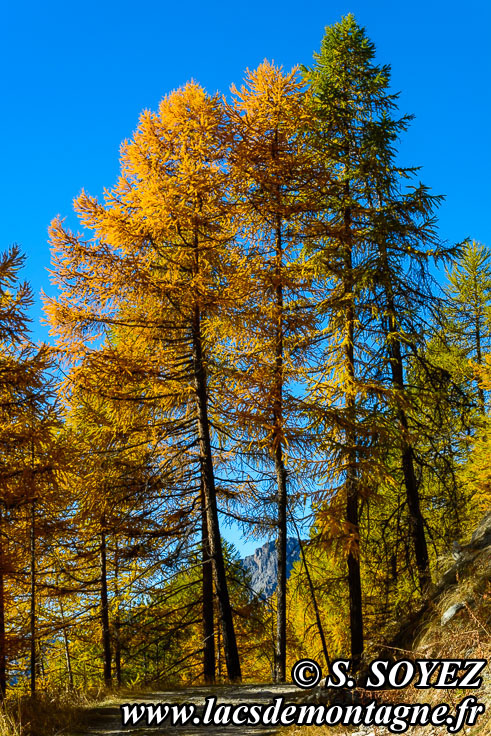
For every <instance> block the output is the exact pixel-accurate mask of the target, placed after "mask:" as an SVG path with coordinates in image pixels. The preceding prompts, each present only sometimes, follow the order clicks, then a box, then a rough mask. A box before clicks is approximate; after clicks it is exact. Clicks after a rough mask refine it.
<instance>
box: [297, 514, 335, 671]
mask: <svg viewBox="0 0 491 736" xmlns="http://www.w3.org/2000/svg"><path fill="white" fill-rule="evenodd" d="M293 523H294V525H295V531H296V533H297V539H298V546H299V547H300V555H301V557H302V562H303V566H304V570H305V575H306V577H307V583H308V585H309V591H310V597H311V599H312V605H313V607H314V614H315V623H316V626H317V631H318V632H319V637H320V640H321V644H322V652H323V654H324V659H325V662H326V667H327V670H328V673H329V674H330V675H332V671H331V660H330V658H329V652H328V651H327V642H326V636H325V634H324V627H323V626H322V621H321V616H320V611H319V606H318V605H317V596H316V595H315V588H314V583H313V580H312V576H311V574H310V570H309V566H308V565H307V558H306V556H305V550H304V548H303V543H302V540H301V539H300V534H299V531H298V527H297V525H296V523H295V521H294V520H293Z"/></svg>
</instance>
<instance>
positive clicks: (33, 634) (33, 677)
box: [29, 500, 36, 695]
mask: <svg viewBox="0 0 491 736" xmlns="http://www.w3.org/2000/svg"><path fill="white" fill-rule="evenodd" d="M35 503H36V502H35V501H34V500H33V501H32V502H31V529H30V547H31V550H30V551H31V565H30V566H31V606H30V615H29V619H30V630H31V641H30V645H31V646H30V649H31V652H30V672H31V678H30V679H31V683H30V684H31V695H35V693H36V505H35Z"/></svg>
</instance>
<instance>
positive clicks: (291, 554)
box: [242, 537, 300, 598]
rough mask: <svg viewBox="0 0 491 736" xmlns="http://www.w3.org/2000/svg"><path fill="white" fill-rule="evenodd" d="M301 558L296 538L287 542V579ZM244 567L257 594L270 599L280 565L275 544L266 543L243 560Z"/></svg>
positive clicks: (290, 538)
mask: <svg viewBox="0 0 491 736" xmlns="http://www.w3.org/2000/svg"><path fill="white" fill-rule="evenodd" d="M299 557H300V544H299V542H298V539H296V538H295V537H288V539H287V540H286V577H287V578H289V577H290V573H291V571H292V567H293V565H294V564H295V562H296V561H297V560H298V559H299ZM242 565H243V567H244V568H245V569H246V570H247V571H248V572H250V574H251V587H252V589H253V591H254V592H255V593H257V594H258V595H259V594H262V595H263V597H266V598H269V596H270V595H272V594H273V593H274V592H275V590H276V583H277V577H278V564H277V559H276V546H275V542H266V544H263V546H262V547H258V549H256V551H255V552H254V554H252V555H247V557H244V558H243V559H242Z"/></svg>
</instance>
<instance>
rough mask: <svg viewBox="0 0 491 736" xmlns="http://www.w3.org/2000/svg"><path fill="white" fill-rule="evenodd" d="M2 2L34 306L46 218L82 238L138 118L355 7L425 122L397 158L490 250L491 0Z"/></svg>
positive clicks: (14, 231)
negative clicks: (83, 222)
mask: <svg viewBox="0 0 491 736" xmlns="http://www.w3.org/2000/svg"><path fill="white" fill-rule="evenodd" d="M7 3H8V5H7V8H6V10H4V11H3V13H2V15H3V23H2V30H1V34H2V37H1V39H0V41H1V43H0V54H1V55H2V56H3V59H2V69H3V75H2V77H3V82H2V96H1V98H2V103H3V111H2V116H1V118H0V127H1V141H2V145H1V157H2V177H1V183H0V187H1V192H0V196H1V199H0V201H1V203H2V210H3V212H2V217H1V219H0V230H1V237H0V244H1V245H0V247H1V248H2V249H4V248H7V247H8V246H9V245H10V244H12V243H14V242H17V243H18V244H19V245H20V246H21V248H22V249H23V251H24V252H25V253H26V254H27V256H28V263H27V266H26V268H25V271H24V276H25V277H26V278H27V279H29V280H30V282H31V284H32V286H33V289H34V292H35V294H36V297H37V296H38V294H39V291H40V289H41V288H44V289H45V290H46V291H47V292H50V291H51V292H52V288H51V287H50V283H49V276H48V273H47V271H46V268H47V267H49V262H50V254H49V247H48V244H47V227H48V225H49V223H50V221H51V219H52V218H53V217H54V216H55V215H57V214H60V215H61V216H62V217H65V216H66V217H67V219H68V221H69V223H70V224H72V225H73V226H74V227H76V220H75V218H74V217H73V215H71V210H72V200H73V198H74V197H75V196H76V195H77V194H78V193H79V192H80V190H81V189H82V188H85V189H86V190H87V191H88V192H89V193H91V194H94V195H100V194H101V193H102V191H103V189H104V187H111V186H112V185H113V184H114V183H115V181H116V178H117V175H118V168H119V165H118V154H119V145H120V143H121V141H122V140H123V139H124V138H128V137H131V135H132V132H133V131H134V130H135V128H136V126H137V121H138V115H139V113H140V111H141V110H142V109H144V108H151V109H155V108H156V106H157V105H158V102H159V100H160V98H161V97H162V96H163V95H165V94H166V93H167V92H169V91H171V90H172V89H175V88H176V87H179V86H180V85H182V84H184V83H185V82H186V81H188V80H189V79H191V78H193V79H195V80H196V81H197V82H199V83H200V84H202V85H203V86H204V87H206V88H207V89H208V91H210V92H214V91H216V90H220V91H221V92H223V93H226V92H227V91H228V89H229V87H230V84H231V83H233V82H235V83H237V84H240V82H241V80H242V77H243V73H244V70H245V69H246V67H249V68H250V69H253V68H255V67H256V66H257V65H258V64H259V63H261V61H262V60H263V59H264V58H268V59H270V60H274V61H275V62H276V63H277V64H281V65H283V66H284V68H285V69H290V68H291V67H292V66H294V65H296V64H300V63H304V64H307V65H308V64H310V63H311V60H312V54H313V52H314V51H316V50H318V49H319V46H320V42H321V39H322V36H323V33H324V28H325V26H326V25H330V24H332V23H334V22H336V21H338V20H339V19H340V18H341V17H342V16H343V15H345V14H346V13H348V12H353V13H354V14H355V16H356V19H357V21H358V22H359V23H360V24H361V25H364V26H365V27H366V29H367V33H368V35H369V37H370V38H371V39H372V40H373V41H374V42H375V45H376V47H377V59H378V61H379V62H381V63H390V64H391V65H392V87H393V90H394V91H400V92H401V97H400V110H401V112H403V113H414V114H415V115H416V119H415V121H414V122H413V124H412V127H411V129H410V131H409V132H408V133H407V134H406V135H405V137H404V140H403V141H402V142H401V145H400V152H401V153H400V161H401V163H403V164H406V165H410V166H414V165H420V166H422V170H421V174H420V177H421V180H422V181H423V182H424V183H425V184H427V185H428V186H430V187H431V189H432V191H433V193H435V194H444V195H446V200H445V202H444V204H443V205H442V206H441V208H440V212H439V219H440V233H441V237H442V238H443V239H446V240H448V241H450V242H457V241H459V240H462V239H463V238H465V237H466V236H470V237H473V238H475V239H477V240H480V241H481V242H484V243H487V244H488V245H491V237H490V216H489V214H488V213H489V211H490V209H491V208H490V207H489V198H490V187H489V179H488V177H489V171H490V170H491V161H490V158H491V156H490V152H491V145H490V140H489V120H490V118H491V110H490V107H491V103H490V95H489V84H490V78H491V74H490V72H491V52H490V44H489V28H490V22H491V4H490V3H489V2H487V0H468V2H466V3H460V2H459V3H457V2H453V0H446V1H445V2H444V1H443V0H426V2H422V1H421V0H413V2H411V3H407V4H405V3H402V2H399V1H398V0H394V1H389V0H380V1H375V0H365V1H364V2H363V1H361V0H357V1H356V2H353V1H348V0H333V1H332V2H317V1H311V0H304V2H303V4H301V3H300V2H292V1H291V0H283V2H277V1H275V0H269V2H265V1H264V0H260V1H259V0H251V1H250V2H248V3H240V4H239V3H232V4H229V3H225V2H214V1H213V0H208V2H198V1H197V0H187V2H181V3H176V2H175V1H171V2H169V1H161V2H158V1H157V0H140V2H138V3H135V2H131V3H130V2H127V0H118V1H117V2H116V1H115V0H110V1H107V0H99V1H98V2H95V0H86V1H85V2H83V3H70V2H66V0H65V2H58V1H57V2H51V1H50V0H47V1H46V2H44V3H40V2H32V1H30V2H22V0H18V2H16V3H14V1H13V0H7ZM40 316H41V310H40V306H39V300H38V301H37V304H36V307H35V308H34V310H33V318H34V332H35V336H36V337H37V338H39V339H47V329H46V328H43V327H42V326H41V325H40V324H39V318H40ZM251 546H252V547H254V546H255V545H254V544H252V545H251ZM248 549H250V547H248Z"/></svg>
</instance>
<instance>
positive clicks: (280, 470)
mask: <svg viewBox="0 0 491 736" xmlns="http://www.w3.org/2000/svg"><path fill="white" fill-rule="evenodd" d="M276 142H277V141H276ZM275 245H276V253H275V255H276V267H275V271H276V274H275V275H276V283H277V285H276V294H275V301H276V304H275V307H276V325H275V331H276V335H275V367H274V381H275V387H274V392H275V393H274V405H273V453H274V462H275V470H276V488H277V508H278V517H277V526H278V535H277V538H276V557H277V567H278V580H277V585H276V606H277V609H276V644H275V681H276V682H285V680H286V539H287V514H286V511H287V501H288V497H287V486H286V469H285V462H284V457H283V286H282V265H283V263H282V262H283V244H282V238H281V217H280V215H278V216H277V222H276V244H275Z"/></svg>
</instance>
